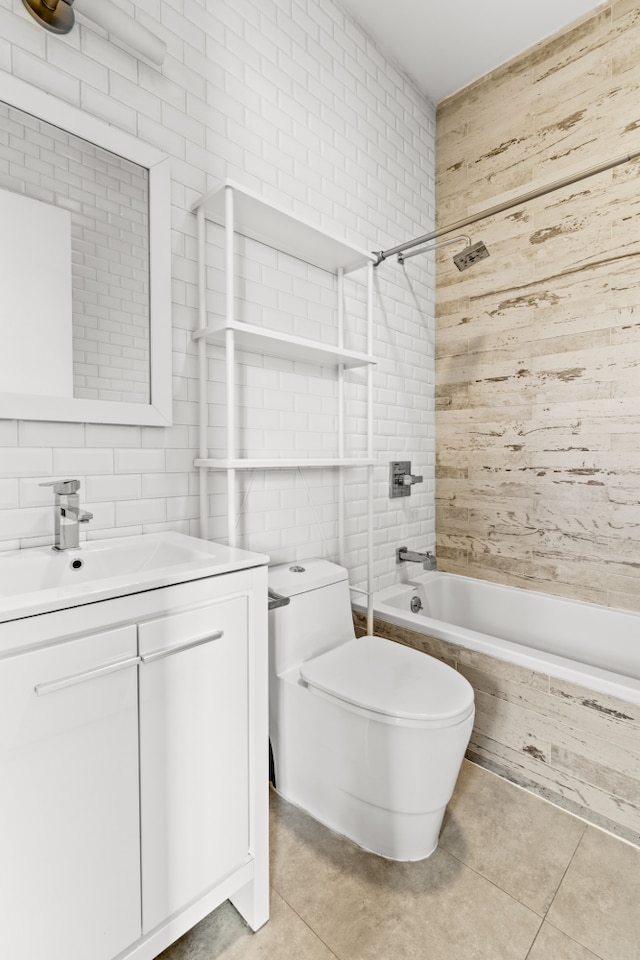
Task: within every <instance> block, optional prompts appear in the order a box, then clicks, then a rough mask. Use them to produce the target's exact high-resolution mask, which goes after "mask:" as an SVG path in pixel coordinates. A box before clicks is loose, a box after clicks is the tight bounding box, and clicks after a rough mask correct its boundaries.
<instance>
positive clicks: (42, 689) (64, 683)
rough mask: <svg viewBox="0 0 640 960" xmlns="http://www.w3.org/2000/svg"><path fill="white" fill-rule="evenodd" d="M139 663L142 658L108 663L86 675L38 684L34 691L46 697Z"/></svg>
mask: <svg viewBox="0 0 640 960" xmlns="http://www.w3.org/2000/svg"><path fill="white" fill-rule="evenodd" d="M139 663H140V657H128V658H127V659H126V660H118V661H117V662H116V663H107V664H105V665H104V666H103V667H96V668H95V669H94V670H87V671H86V673H76V674H73V676H71V677H63V678H62V679H61V680H47V681H46V682H45V683H36V685H35V687H34V688H33V689H34V690H35V692H36V693H37V694H38V696H39V697H44V696H45V695H46V694H48V693H56V692H57V691H58V690H64V689H66V687H73V686H75V685H76V684H78V683H85V682H86V681H87V680H94V679H96V678H97V677H106V676H107V675H108V674H110V673H115V672H116V671H117V670H125V669H126V668H127V667H135V666H137V665H138V664H139Z"/></svg>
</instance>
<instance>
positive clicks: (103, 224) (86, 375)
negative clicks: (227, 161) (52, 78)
mask: <svg viewBox="0 0 640 960" xmlns="http://www.w3.org/2000/svg"><path fill="white" fill-rule="evenodd" d="M170 190H171V184H170V169H169V159H168V158H167V157H166V156H165V155H164V154H162V153H161V152H160V151H159V150H157V149H156V148H155V147H152V146H149V145H148V144H145V143H143V142H141V141H140V140H138V139H137V138H136V137H134V136H132V135H130V134H128V133H125V132H124V131H121V130H118V129H117V128H115V127H112V126H111V125H110V124H108V123H106V122H104V121H102V120H99V119H97V118H95V117H91V116H89V115H88V114H86V113H84V112H83V111H82V110H80V109H78V108H76V107H73V106H71V105H69V104H67V103H64V102H63V101H61V100H59V99H58V98H57V97H54V96H52V95H50V94H48V93H44V92H43V91H41V90H39V89H38V88H36V87H33V86H31V85H30V84H28V83H25V82H24V81H22V80H19V79H18V78H16V77H13V76H11V75H10V74H7V73H4V72H2V71H0V417H1V418H10V419H22V420H59V421H76V422H77V421H81V422H87V423H123V424H124V423H126V424H141V425H152V426H168V425H170V424H171V413H172V411H171V219H170V205H171V196H170Z"/></svg>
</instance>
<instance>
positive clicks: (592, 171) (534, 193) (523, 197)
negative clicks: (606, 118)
mask: <svg viewBox="0 0 640 960" xmlns="http://www.w3.org/2000/svg"><path fill="white" fill-rule="evenodd" d="M638 157H640V150H636V151H635V152H634V153H625V154H624V155H623V156H621V157H616V158H615V159H614V160H607V161H605V162H604V163H599V164H597V166H595V167H589V168H588V169H587V170H582V171H581V172H580V173H575V174H573V175H571V176H568V177H563V178H562V180H554V182H553V183H549V184H547V185H546V186H545V187H538V189H537V190H530V191H529V193H522V194H520V196H519V197H514V198H513V199H512V200H505V201H504V202H503V203H497V204H496V205H495V206H493V207H488V208H487V209H486V210H482V211H481V212H480V213H475V214H473V216H471V217H466V218H465V219H464V220H456V222H455V223H451V224H449V226H447V227H440V228H439V229H438V230H433V231H432V232H431V233H425V234H424V236H422V237H417V238H416V239H415V240H407V241H406V242H405V243H399V244H398V245H397V246H396V247H391V248H390V249H389V250H374V251H373V255H374V256H375V257H376V258H377V259H376V261H375V263H374V267H378V266H379V265H380V264H381V263H382V261H383V260H386V259H387V257H392V256H394V254H396V253H401V252H402V251H403V250H408V249H409V248H410V247H416V246H418V244H421V243H427V242H428V241H429V240H436V239H437V238H438V237H443V236H445V234H447V233H453V231H454V230H462V229H463V227H468V226H470V225H471V224H472V223H478V221H479V220H485V219H486V218H487V217H492V216H493V215H494V214H496V213H502V212H503V211H505V210H511V208H512V207H519V206H520V205H521V204H523V203H528V202H529V200H536V199H537V198H538V197H544V196H545V195H546V194H548V193H553V192H554V191H556V190H561V189H562V188H563V187H568V186H570V185H571V184H572V183H578V182H579V181H580V180H586V179H587V178H588V177H594V176H596V174H598V173H604V171H605V170H611V169H613V167H618V166H620V164H622V163H629V162H630V161H631V160H637V159H638Z"/></svg>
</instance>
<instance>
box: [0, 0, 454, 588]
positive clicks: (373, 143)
mask: <svg viewBox="0 0 640 960" xmlns="http://www.w3.org/2000/svg"><path fill="white" fill-rule="evenodd" d="M127 11H128V12H130V13H132V14H134V13H135V15H136V16H138V17H139V18H140V20H141V22H143V23H144V24H145V25H147V26H149V27H150V28H151V29H153V30H154V31H155V32H156V33H157V34H159V35H160V36H161V37H162V38H163V39H164V40H165V41H166V43H167V46H168V55H167V58H166V60H165V62H164V64H163V66H162V67H161V68H155V67H153V66H151V65H149V64H147V63H146V62H144V61H143V60H138V59H136V57H135V56H134V55H133V54H131V53H129V52H128V51H127V50H126V49H124V48H121V47H120V46H118V45H117V43H115V42H110V41H108V39H107V37H106V35H104V34H103V33H102V32H101V31H100V30H99V29H98V28H96V27H93V26H90V25H85V24H83V23H80V22H78V25H77V27H76V28H75V29H74V31H73V32H72V33H71V34H69V36H68V37H57V36H53V35H47V34H45V32H44V31H43V30H42V29H40V28H39V27H38V26H37V25H36V24H35V23H34V22H33V21H32V20H31V19H30V18H29V16H28V14H27V12H26V11H25V10H24V8H23V5H22V3H21V0H0V38H2V39H0V68H2V69H5V70H7V71H9V72H12V73H14V74H15V75H16V76H18V77H20V78H22V79H24V80H26V81H29V82H31V83H34V84H36V85H38V86H41V87H42V88H43V89H46V90H48V91H49V92H51V93H54V94H55V95H57V96H58V97H61V98H62V99H64V100H67V101H69V102H70V103H73V104H75V105H77V106H81V107H82V108H83V109H84V110H86V111H87V112H88V113H91V114H94V115H96V116H99V117H102V118H104V119H106V120H108V121H109V122H110V123H112V124H114V125H116V126H118V127H120V128H122V129H124V130H127V131H130V132H133V133H135V134H136V135H138V136H139V137H141V139H143V140H146V141H148V142H150V143H153V144H154V145H156V146H157V147H159V148H160V149H161V150H163V151H165V152H166V153H168V154H169V155H170V156H171V158H172V179H173V184H172V228H173V230H172V250H173V265H172V273H173V278H172V279H173V294H172V296H173V328H174V330H173V333H174V335H173V349H174V354H173V371H174V426H173V427H171V428H169V429H163V428H155V427H142V428H138V427H119V426H104V425H92V424H86V425H83V424H80V425H76V424H71V425H69V424H47V423H28V422H19V423H16V422H14V421H0V547H3V548H6V549H13V548H15V547H17V546H30V545H34V544H37V543H47V542H51V540H52V532H53V511H49V510H47V499H46V498H47V495H48V494H47V491H42V489H41V488H39V487H38V486H37V484H38V483H39V482H41V479H46V478H49V477H52V476H61V475H62V474H65V475H72V476H77V477H79V478H80V480H81V481H82V489H81V499H82V500H83V501H84V502H85V503H86V505H87V506H88V507H89V509H91V510H92V512H93V513H94V515H95V519H94V521H92V523H91V525H89V526H88V529H87V530H86V532H85V531H84V530H83V535H86V536H88V537H90V538H96V537H105V536H127V535H131V534H137V533H143V532H151V531H156V530H166V529H171V530H178V531H181V532H184V533H192V534H195V535H197V533H198V498H197V474H196V471H195V470H194V468H193V458H194V456H196V453H197V446H198V428H197V403H196V398H197V389H198V384H197V363H196V350H195V347H194V343H193V341H192V340H191V332H192V331H193V330H194V329H195V328H196V326H197V310H196V305H197V284H196V277H197V269H196V239H195V238H196V224H195V218H194V217H193V215H192V214H191V213H190V212H189V210H190V207H191V204H192V203H193V202H194V200H196V199H197V197H198V196H199V195H200V194H201V193H204V192H205V191H206V190H208V189H210V188H211V187H212V186H214V185H215V183H216V182H217V181H218V180H220V179H221V178H223V177H225V176H229V177H232V178H234V179H236V180H238V181H240V182H242V183H244V184H245V185H246V186H248V187H250V188H252V189H254V190H256V191H258V192H260V193H261V194H262V195H264V196H265V197H266V198H268V199H271V200H273V201H275V202H276V203H278V204H280V205H281V206H284V207H286V208H288V209H291V210H292V211H294V212H295V213H296V214H299V215H300V216H302V217H305V218H307V219H309V220H311V221H313V222H316V223H318V224H319V225H321V226H323V227H325V228H327V229H329V230H331V231H332V232H334V233H337V234H338V235H343V236H345V237H346V238H347V239H348V240H349V241H351V242H353V243H355V244H357V245H358V246H361V247H364V248H365V249H371V250H373V249H376V250H378V249H384V248H386V247H389V246H392V245H394V244H396V243H399V242H401V241H403V240H405V239H410V238H412V237H414V236H417V235H419V234H422V233H424V232H426V231H427V230H429V229H431V228H432V226H433V223H434V135H435V110H434V107H433V104H431V103H430V102H429V101H428V100H426V99H425V98H424V97H423V96H422V95H421V94H419V93H418V92H417V90H416V89H415V87H414V86H413V85H412V83H411V82H410V80H409V79H407V78H406V77H405V76H403V75H402V74H401V73H399V72H398V70H397V69H396V67H394V66H393V65H392V64H390V63H389V62H388V61H387V60H386V59H385V58H384V57H383V56H382V55H381V53H380V52H379V51H378V50H377V49H376V47H375V46H374V45H373V43H372V42H371V41H370V39H369V38H368V37H367V36H366V35H365V34H364V33H363V32H362V31H361V30H360V28H359V27H358V26H357V25H356V24H355V23H354V22H353V20H352V19H351V18H350V17H349V16H348V15H347V14H346V13H345V11H344V10H343V9H342V8H341V7H340V6H339V4H337V3H335V2H333V0H324V2H322V3H321V2H320V0H234V2H233V3H231V2H229V0H219V2H217V3H216V4H206V3H204V2H202V0H154V2H145V3H141V4H136V5H132V4H129V5H127ZM222 243H223V238H222V230H221V229H220V228H219V227H216V226H214V225H209V226H208V245H207V281H208V288H209V292H208V297H207V310H208V312H209V316H210V318H211V319H213V318H214V317H216V316H221V315H222V314H223V312H224V277H223V249H222ZM237 246H238V253H237V267H238V281H237V288H236V293H237V297H238V316H239V318H240V319H243V320H246V321H250V322H252V323H257V324H264V325H266V326H270V327H273V328H276V329H278V330H284V331H289V332H292V333H295V334H297V335H299V336H305V337H317V338H319V339H321V340H323V341H326V342H327V343H335V342H336V341H337V327H336V316H335V309H334V307H335V281H334V278H333V277H332V276H331V275H329V274H327V273H325V272H323V271H321V270H317V269H315V268H312V267H310V266H308V265H307V264H305V263H302V262H301V261H299V260H295V259H293V258H291V257H286V256H284V255H282V254H279V253H277V252H276V251H274V250H272V249H269V248H268V247H265V246H262V245H260V244H258V243H255V242H250V241H246V240H239V242H238V245H237ZM345 286H346V289H345V305H346V313H347V318H348V329H349V334H348V336H347V346H348V347H351V348H352V349H355V350H362V349H364V348H365V333H366V324H365V306H364V300H365V296H364V294H365V287H364V274H362V275H353V276H350V277H349V278H348V279H347V282H346V285H345ZM434 289H435V281H434V268H433V263H432V262H431V260H430V258H429V257H420V258H416V259H414V260H412V261H410V262H409V263H407V264H406V265H404V266H402V267H401V266H400V265H398V264H397V263H396V262H395V261H393V260H389V261H387V262H385V263H384V264H383V265H381V266H380V267H379V268H378V269H377V270H376V272H375V276H374V341H375V342H374V353H375V354H376V356H377V357H378V358H379V361H380V362H379V364H378V366H377V367H376V370H375V374H374V414H375V427H374V453H375V456H376V458H377V461H378V465H377V466H376V468H375V574H376V584H377V586H380V587H382V586H385V585H387V584H388V583H391V582H393V581H395V580H396V578H397V576H398V573H397V568H396V566H395V562H394V559H395V558H394V550H395V547H396V546H398V545H400V544H403V543H408V544H410V545H412V546H414V547H425V548H426V547H431V546H432V545H433V542H434V533H435V520H434V471H435V463H434V458H435V439H434V414H433V405H434V400H433V392H434V373H433V366H434V354H435V344H434V299H435V294H434ZM208 350H209V364H208V372H209V388H208V398H209V409H210V429H209V443H210V446H211V449H212V453H214V454H215V453H222V452H223V451H224V449H225V442H226V441H225V436H224V360H223V355H222V352H221V350H220V349H219V348H216V347H209V348H208ZM238 381H239V386H238V396H237V407H238V422H239V424H240V426H241V433H240V448H241V451H242V453H245V454H261V455H271V456H278V455H282V456H286V455H295V454H296V453H301V452H303V453H305V454H309V455H314V454H315V455H319V456H331V455H332V454H335V453H336V450H337V447H336V439H335V426H336V419H337V391H336V385H335V380H334V377H333V375H331V374H329V373H328V372H327V371H324V370H321V369H318V368H314V367H309V366H307V365H304V364H298V363H293V362H288V361H279V360H271V359H268V358H263V357H261V356H256V355H252V354H244V355H241V357H240V363H239V367H238ZM365 400H366V389H365V380H364V376H363V374H362V373H361V372H358V371H355V372H353V373H351V374H350V375H349V383H348V388H347V412H346V428H347V433H348V437H347V452H349V453H354V454H356V453H359V454H361V453H364V452H365V450H366V437H365V413H366V405H365ZM392 459H411V460H412V463H413V470H414V472H415V473H420V474H423V475H424V477H425V482H424V484H423V485H422V486H421V487H417V488H414V490H413V494H412V496H411V498H406V499H405V498H403V499H402V500H401V501H399V500H393V501H390V500H389V498H388V495H387V486H388V479H387V475H388V461H389V460H392ZM345 480H346V495H347V508H346V531H347V556H346V558H345V559H346V563H347V566H348V567H349V569H350V572H351V577H352V581H353V582H354V583H357V582H362V581H363V580H364V577H365V572H366V526H367V523H366V490H367V485H366V471H365V470H362V469H357V470H349V471H345ZM238 485H239V489H240V504H241V510H240V516H239V520H238V543H239V545H240V546H244V547H246V548H248V549H254V550H259V551H264V552H266V553H268V554H270V555H271V557H272V560H273V561H274V562H275V561H284V560H289V559H302V558H305V557H310V556H326V557H333V558H335V556H336V553H337V516H338V503H337V499H338V487H337V476H336V472H335V471H334V470H317V469H314V470H293V469H292V470H283V471H275V472H260V471H255V472H251V473H246V474H241V475H240V477H239V480H238ZM43 493H44V496H43ZM210 514H211V536H212V538H214V539H220V540H224V539H225V537H226V532H227V531H226V499H225V481H224V477H223V476H222V475H221V474H215V473H213V474H212V475H211V478H210Z"/></svg>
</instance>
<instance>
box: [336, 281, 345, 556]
mask: <svg viewBox="0 0 640 960" xmlns="http://www.w3.org/2000/svg"><path fill="white" fill-rule="evenodd" d="M337 297H338V304H337V307H338V310H337V314H338V347H339V348H340V349H343V348H344V268H343V267H338V282H337ZM344 453H345V450H344V363H339V364H338V457H340V459H341V460H342V459H343V458H344ZM344 496H345V492H344V470H343V468H342V467H338V563H340V564H342V565H344V557H345V519H344V510H345V508H344Z"/></svg>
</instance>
